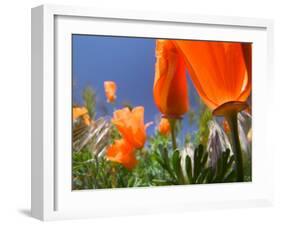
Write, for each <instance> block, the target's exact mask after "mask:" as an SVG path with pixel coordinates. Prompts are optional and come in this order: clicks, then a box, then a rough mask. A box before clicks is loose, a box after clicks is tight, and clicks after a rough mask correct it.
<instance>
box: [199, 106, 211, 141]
mask: <svg viewBox="0 0 281 226" xmlns="http://www.w3.org/2000/svg"><path fill="white" fill-rule="evenodd" d="M211 119H212V112H211V111H210V110H209V109H208V108H207V107H206V105H204V104H201V109H200V115H199V122H198V133H197V134H196V138H195V143H196V144H203V145H204V146H206V145H207V142H208V137H209V127H208V122H209V121H210V120H211Z"/></svg>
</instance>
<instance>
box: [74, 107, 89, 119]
mask: <svg viewBox="0 0 281 226" xmlns="http://www.w3.org/2000/svg"><path fill="white" fill-rule="evenodd" d="M85 114H88V110H87V108H85V107H73V108H72V116H73V120H76V119H78V118H80V117H81V116H83V115H85Z"/></svg>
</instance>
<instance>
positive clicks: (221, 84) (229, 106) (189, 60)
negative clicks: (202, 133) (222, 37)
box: [174, 40, 252, 115]
mask: <svg viewBox="0 0 281 226" xmlns="http://www.w3.org/2000/svg"><path fill="white" fill-rule="evenodd" d="M174 43H175V45H176V46H177V47H178V49H179V51H180V52H181V53H182V54H183V56H184V58H185V63H186V66H187V69H188V72H189V74H190V77H191V79H192V81H193V84H194V86H195V88H196V90H197V92H198V94H199V95H200V97H201V98H202V100H203V101H204V102H205V104H206V105H207V106H208V107H209V108H210V109H211V110H212V111H213V112H214V113H216V115H223V114H225V112H227V111H233V110H234V111H241V110H243V109H244V108H245V107H246V106H247V104H246V100H247V98H248V97H249V95H250V92H251V76H252V75H251V44H241V43H231V42H210V41H188V40H175V41H174ZM223 105H224V106H223ZM221 106H223V108H220V110H218V109H217V108H218V107H221ZM215 110H216V111H215Z"/></svg>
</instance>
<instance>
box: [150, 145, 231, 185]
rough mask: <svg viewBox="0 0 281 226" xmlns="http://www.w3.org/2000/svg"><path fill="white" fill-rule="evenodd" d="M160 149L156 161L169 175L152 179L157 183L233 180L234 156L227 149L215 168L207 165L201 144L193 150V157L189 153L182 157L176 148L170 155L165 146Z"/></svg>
mask: <svg viewBox="0 0 281 226" xmlns="http://www.w3.org/2000/svg"><path fill="white" fill-rule="evenodd" d="M160 149H161V147H160ZM161 150H162V151H161V152H160V153H161V154H160V155H158V156H157V161H158V162H159V164H160V165H161V166H162V167H163V169H165V170H166V171H167V173H168V174H169V177H168V178H164V181H163V178H162V180H158V179H157V180H154V181H155V182H160V183H158V185H163V184H174V185H178V184H203V183H222V182H233V181H234V180H235V171H234V168H233V162H234V156H233V155H231V154H230V150H229V149H227V150H226V151H225V152H223V154H222V155H221V156H220V157H219V159H218V161H217V165H216V167H215V168H212V167H211V166H209V164H208V157H209V156H208V152H207V151H206V150H204V148H203V145H199V146H198V147H197V148H196V149H195V150H194V155H193V159H191V157H190V156H189V155H186V156H185V157H183V155H180V151H178V150H176V151H174V152H173V153H172V154H170V155H169V154H168V151H167V149H166V148H163V147H162V149H161ZM182 158H184V162H185V164H182V162H183V161H182ZM184 172H185V174H184Z"/></svg>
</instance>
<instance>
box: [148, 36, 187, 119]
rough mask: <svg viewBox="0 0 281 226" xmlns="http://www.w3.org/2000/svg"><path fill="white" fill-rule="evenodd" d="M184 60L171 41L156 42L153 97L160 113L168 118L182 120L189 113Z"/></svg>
mask: <svg viewBox="0 0 281 226" xmlns="http://www.w3.org/2000/svg"><path fill="white" fill-rule="evenodd" d="M185 71H186V68H185V62H184V58H183V57H182V56H181V55H180V54H179V53H178V51H177V48H176V46H175V45H174V43H173V42H172V41H170V40H157V41H156V65H155V78H154V86H153V95H154V101H155V104H156V106H157V107H158V109H159V111H160V112H161V113H162V114H163V115H165V116H166V117H168V118H180V117H181V116H182V115H183V114H185V113H186V112H187V111H188V94H187V78H186V74H185Z"/></svg>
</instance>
